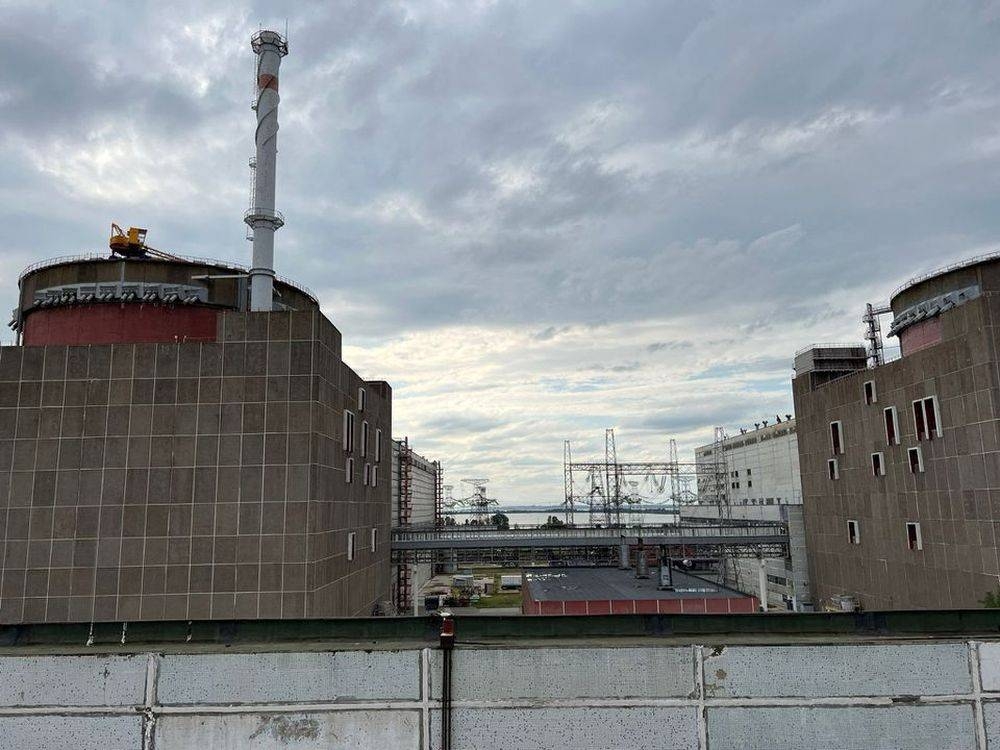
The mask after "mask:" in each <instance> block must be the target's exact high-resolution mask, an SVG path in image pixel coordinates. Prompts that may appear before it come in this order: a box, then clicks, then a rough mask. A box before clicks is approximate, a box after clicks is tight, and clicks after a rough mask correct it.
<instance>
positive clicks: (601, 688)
mask: <svg viewBox="0 0 1000 750" xmlns="http://www.w3.org/2000/svg"><path fill="white" fill-rule="evenodd" d="M645 643H650V641H648V640H647V641H646V642H645ZM576 645H577V646H578V645H579V642H577V644H576ZM440 657H441V653H440V652H439V651H437V650H435V649H418V648H413V649H409V650H405V649H404V650H376V651H364V650H348V651H335V652H307V651H290V652H281V653H225V654H222V653H197V654H166V655H164V654H156V653H149V654H145V653H139V654H131V655H127V654H123V655H83V656H58V655H35V656H29V655H15V656H2V657H0V748H18V749H19V750H33V749H36V748H38V749H40V748H50V747H73V748H74V750H126V749H128V750H132V749H134V748H144V749H146V750H152V749H153V748H154V747H155V749H156V750H179V749H182V748H183V749H185V750H186V749H187V748H192V747H197V748H199V750H221V749H222V748H227V749H228V748H234V749H235V748H241V749H242V748H249V749H251V750H252V749H253V748H271V747H290V748H300V749H301V750H311V749H312V748H328V747H352V748H354V747H357V748H387V747H391V748H414V749H416V748H431V747H440V739H439V728H440V713H439V703H438V700H439V698H440V690H441V688H440V686H441V680H440V676H441V658H440ZM453 680H454V682H453V689H454V694H453V700H454V703H453V706H454V707H453V714H452V717H453V747H455V748H510V747H518V748H556V747H573V748H575V750H588V749H589V748H624V747H628V748H633V749H635V750H643V749H644V748H664V747H669V748H692V749H695V748H698V749H700V750H706V748H709V747H711V749H712V750H725V749H727V748H779V749H780V748H801V747H837V748H843V749H846V750H850V749H852V748H858V749H861V748H864V749H865V750H868V748H934V749H935V750H937V749H938V748H979V749H980V750H985V749H986V748H990V747H992V748H1000V642H996V643H982V642H974V641H970V642H965V641H942V640H937V641H933V642H928V641H925V642H917V643H877V644H856V643H855V644H839V645H834V644H816V645H795V646H789V645H766V646H765V645H760V646H746V645H732V646H726V645H717V644H706V645H703V646H702V645H694V646H666V645H664V646H657V645H641V646H631V647H621V648H614V647H604V648H579V647H575V646H573V645H572V643H571V644H569V645H567V646H566V647H534V648H532V647H527V648H511V647H502V648H468V649H466V648H460V649H459V650H457V651H456V652H455V657H454V669H453Z"/></svg>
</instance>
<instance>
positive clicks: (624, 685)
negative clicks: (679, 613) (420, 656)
mask: <svg viewBox="0 0 1000 750" xmlns="http://www.w3.org/2000/svg"><path fill="white" fill-rule="evenodd" d="M430 673H431V695H432V696H433V697H435V698H440V697H441V652H439V651H433V652H431V662H430ZM694 692H695V662H694V651H693V650H692V649H691V648H587V649H580V648H530V649H503V650H496V649H457V650H456V651H455V652H454V655H453V658H452V696H453V699H454V700H483V699H485V700H508V699H518V698H592V697H604V698H656V697H659V698H672V697H686V696H688V695H692V694H694Z"/></svg>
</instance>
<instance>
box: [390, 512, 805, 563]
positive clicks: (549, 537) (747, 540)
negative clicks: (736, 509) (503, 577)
mask: <svg viewBox="0 0 1000 750" xmlns="http://www.w3.org/2000/svg"><path fill="white" fill-rule="evenodd" d="M622 545H628V546H630V547H633V546H639V545H642V546H644V547H651V548H652V547H659V548H662V549H663V550H664V552H665V553H667V554H670V555H671V556H675V557H700V558H706V557H753V558H760V557H772V558H774V557H786V556H787V555H788V527H787V526H786V525H785V524H783V523H780V522H756V523H753V522H750V523H746V522H743V523H715V524H712V523H695V524H684V523H681V524H665V525H659V526H646V527H629V528H610V529H607V528H604V529H595V528H560V529H543V528H538V529H505V530H501V529H497V528H483V527H452V528H437V529H430V528H395V529H393V530H392V556H393V560H394V561H397V562H448V561H452V562H477V561H484V562H486V561H492V560H502V559H510V558H511V557H516V558H518V559H522V560H523V559H534V560H553V559H569V560H572V559H579V558H582V557H584V558H597V557H604V556H606V555H608V554H615V555H616V554H617V550H618V549H619V548H620V547H621V546H622Z"/></svg>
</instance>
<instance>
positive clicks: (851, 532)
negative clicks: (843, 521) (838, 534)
mask: <svg viewBox="0 0 1000 750" xmlns="http://www.w3.org/2000/svg"><path fill="white" fill-rule="evenodd" d="M847 541H848V543H849V544H861V532H860V530H859V528H858V522H857V521H848V522H847Z"/></svg>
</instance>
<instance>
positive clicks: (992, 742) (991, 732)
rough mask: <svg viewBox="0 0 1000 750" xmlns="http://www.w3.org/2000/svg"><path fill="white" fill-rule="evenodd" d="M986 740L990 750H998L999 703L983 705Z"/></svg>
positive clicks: (999, 740)
mask: <svg viewBox="0 0 1000 750" xmlns="http://www.w3.org/2000/svg"><path fill="white" fill-rule="evenodd" d="M983 719H985V722H986V739H987V740H988V742H987V744H988V745H989V746H990V747H991V748H1000V703H983Z"/></svg>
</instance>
